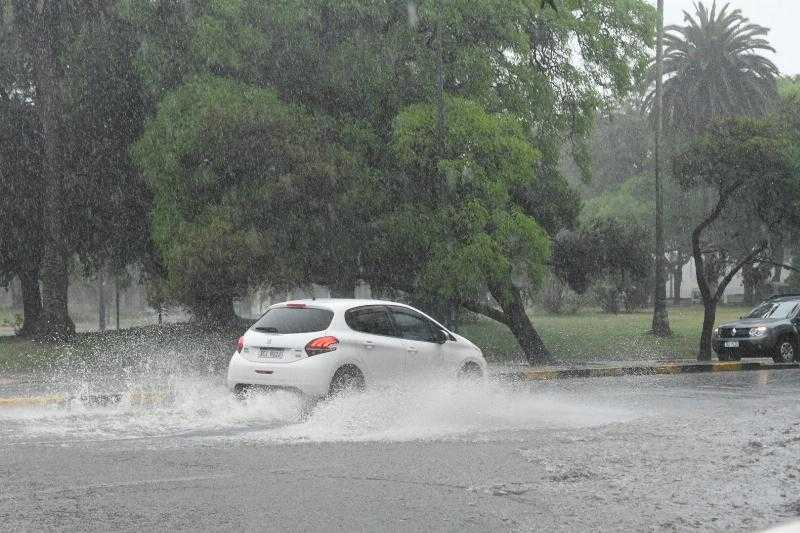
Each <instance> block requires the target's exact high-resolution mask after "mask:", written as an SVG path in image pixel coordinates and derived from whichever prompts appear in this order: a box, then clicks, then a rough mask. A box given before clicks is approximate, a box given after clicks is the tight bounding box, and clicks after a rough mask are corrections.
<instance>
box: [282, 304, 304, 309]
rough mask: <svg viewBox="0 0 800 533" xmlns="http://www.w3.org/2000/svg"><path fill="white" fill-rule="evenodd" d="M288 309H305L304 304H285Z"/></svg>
mask: <svg viewBox="0 0 800 533" xmlns="http://www.w3.org/2000/svg"><path fill="white" fill-rule="evenodd" d="M286 307H288V308H289V309H305V308H306V304H286Z"/></svg>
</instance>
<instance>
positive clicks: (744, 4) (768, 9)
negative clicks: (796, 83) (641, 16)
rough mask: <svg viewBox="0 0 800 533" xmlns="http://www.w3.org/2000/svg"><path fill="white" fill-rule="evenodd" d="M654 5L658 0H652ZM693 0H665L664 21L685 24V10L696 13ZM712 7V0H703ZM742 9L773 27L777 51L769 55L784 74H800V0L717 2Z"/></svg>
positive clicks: (773, 38) (774, 44)
mask: <svg viewBox="0 0 800 533" xmlns="http://www.w3.org/2000/svg"><path fill="white" fill-rule="evenodd" d="M650 3H652V4H653V5H655V4H656V0H650ZM694 3H695V2H694V0H664V24H682V23H683V11H684V10H686V11H689V12H690V13H692V14H693V13H694V11H695V10H694ZM703 3H705V4H706V5H707V6H709V7H710V6H711V4H712V0H703ZM726 3H730V5H731V8H738V9H741V10H742V14H743V15H744V16H745V17H747V18H749V19H750V20H751V21H753V22H755V23H757V24H761V25H762V26H766V27H767V28H770V32H769V35H768V39H769V41H770V42H771V43H772V46H773V48H775V50H776V51H777V53H776V54H775V55H774V56H773V57H770V59H772V60H773V61H774V62H775V64H776V65H778V68H779V69H780V70H781V73H782V74H788V75H795V74H800V54H798V51H800V27H799V26H800V0H729V2H726V1H724V0H723V1H717V6H718V8H719V7H722V6H724V5H725V4H726Z"/></svg>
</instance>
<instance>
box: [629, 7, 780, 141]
mask: <svg viewBox="0 0 800 533" xmlns="http://www.w3.org/2000/svg"><path fill="white" fill-rule="evenodd" d="M729 7H730V6H729V4H725V6H724V7H723V8H722V9H720V10H719V11H717V5H716V1H715V2H714V3H713V4H712V5H711V10H710V11H709V10H708V9H707V8H706V6H705V5H703V4H702V3H699V2H698V3H696V4H695V10H696V14H695V16H694V17H693V16H692V15H690V14H689V13H687V12H686V11H684V12H683V15H684V22H685V23H686V24H685V25H684V26H676V25H672V26H668V27H667V28H665V35H664V44H665V52H664V60H663V71H664V82H663V83H664V87H663V106H664V109H663V117H662V118H663V122H664V125H665V126H666V127H668V128H671V129H672V128H674V129H677V130H682V131H684V132H687V133H696V132H698V131H701V130H703V129H704V128H705V127H706V126H707V125H708V124H710V123H711V122H712V121H713V120H715V119H718V118H724V117H730V116H735V115H748V116H763V115H765V114H766V113H767V112H768V110H769V107H770V105H771V103H772V102H773V100H774V97H775V96H776V94H777V91H776V78H777V77H778V75H779V72H778V68H777V67H776V66H775V64H773V63H772V61H770V60H769V59H767V58H766V57H764V56H763V55H761V53H763V52H766V51H771V52H774V51H775V50H774V49H773V48H772V46H770V44H769V42H768V41H767V40H766V39H765V36H766V35H767V33H768V32H769V29H768V28H765V27H763V26H759V25H758V24H753V23H751V22H750V21H749V20H748V19H747V18H745V17H744V16H742V12H741V11H740V10H739V9H734V10H730V9H729ZM655 76H656V68H655V65H653V68H652V69H651V81H652V82H653V84H654V83H655ZM654 99H655V90H652V91H650V92H649V94H648V95H647V96H646V98H645V106H646V108H648V109H652V107H653V105H654V104H655V102H654Z"/></svg>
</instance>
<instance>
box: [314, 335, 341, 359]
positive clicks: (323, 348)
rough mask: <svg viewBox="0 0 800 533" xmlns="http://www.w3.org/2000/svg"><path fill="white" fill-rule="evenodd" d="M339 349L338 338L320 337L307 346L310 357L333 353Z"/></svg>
mask: <svg viewBox="0 0 800 533" xmlns="http://www.w3.org/2000/svg"><path fill="white" fill-rule="evenodd" d="M338 347H339V339H337V338H336V337H330V336H329V337H319V338H317V339H314V340H313V341H311V342H309V343H308V344H306V353H307V354H308V356H309V357H311V356H312V355H318V354H321V353H325V352H332V351H334V350H335V349H336V348H338Z"/></svg>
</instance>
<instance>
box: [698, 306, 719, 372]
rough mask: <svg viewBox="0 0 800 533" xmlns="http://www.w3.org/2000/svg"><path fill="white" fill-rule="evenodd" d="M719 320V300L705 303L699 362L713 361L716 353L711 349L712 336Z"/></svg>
mask: <svg viewBox="0 0 800 533" xmlns="http://www.w3.org/2000/svg"><path fill="white" fill-rule="evenodd" d="M716 319H717V300H716V299H715V298H711V299H709V300H708V301H706V302H703V331H702V332H701V333H700V351H699V352H698V356H697V360H698V361H711V356H712V354H713V353H714V351H713V348H712V347H711V334H712V333H713V332H714V321H715V320H716Z"/></svg>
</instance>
